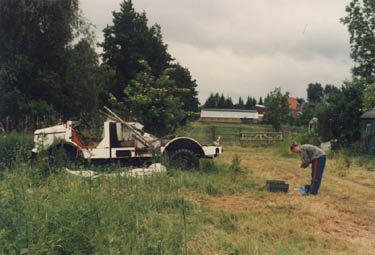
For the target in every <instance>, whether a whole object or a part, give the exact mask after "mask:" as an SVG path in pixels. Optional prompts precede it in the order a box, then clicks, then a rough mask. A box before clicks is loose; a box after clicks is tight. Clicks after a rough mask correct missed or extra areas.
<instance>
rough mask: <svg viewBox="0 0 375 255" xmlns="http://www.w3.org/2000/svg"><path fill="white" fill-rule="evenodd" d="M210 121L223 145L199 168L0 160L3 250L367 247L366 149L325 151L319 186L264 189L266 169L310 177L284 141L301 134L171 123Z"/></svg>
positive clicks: (370, 239)
mask: <svg viewBox="0 0 375 255" xmlns="http://www.w3.org/2000/svg"><path fill="white" fill-rule="evenodd" d="M212 125H215V126H216V131H215V132H216V134H218V135H222V136H223V137H224V141H223V148H224V154H223V155H222V156H220V157H219V158H217V159H215V160H213V161H211V160H208V161H202V162H201V169H200V170H199V171H192V172H182V171H179V170H174V169H169V171H168V173H167V175H156V176H152V177H147V178H137V179H135V178H127V177H120V176H117V177H112V178H109V177H103V178H96V179H85V178H80V177H76V176H71V175H68V174H66V173H65V172H64V171H62V167H64V166H65V165H64V162H63V161H61V162H60V161H59V162H58V163H59V164H56V165H51V164H48V163H47V162H46V160H45V158H43V157H41V158H39V159H38V160H37V161H36V163H34V164H33V165H30V162H28V161H26V160H25V159H23V158H21V157H15V158H14V159H13V161H14V162H13V163H12V164H9V162H8V164H3V165H0V167H1V168H2V171H1V172H0V173H1V175H0V178H1V179H0V254H373V251H374V250H375V241H374V240H375V217H374V215H375V171H374V170H375V165H374V164H373V161H371V158H370V159H369V158H366V157H353V156H350V155H349V154H348V153H347V152H338V153H330V154H328V161H327V166H326V169H325V173H324V175H323V180H322V186H321V189H320V191H319V195H317V196H292V195H288V194H285V193H269V192H267V191H266V189H265V182H266V180H267V179H280V180H285V181H286V182H287V183H289V184H290V186H291V187H294V185H303V184H306V183H308V182H309V181H310V168H308V169H300V168H299V167H298V166H299V163H300V161H299V158H298V157H297V156H298V155H294V154H291V153H290V152H289V151H288V146H289V142H290V141H291V140H292V139H293V140H294V139H295V138H297V140H298V139H300V137H286V141H285V142H284V143H274V144H269V145H266V146H260V145H257V144H240V143H239V142H238V141H237V140H235V139H234V138H233V139H232V140H231V139H230V137H232V136H233V137H235V135H236V134H237V133H238V131H237V130H238V129H239V128H240V126H238V125H231V124H201V123H191V124H190V126H189V127H187V128H185V129H184V130H181V131H179V132H180V134H181V135H182V134H186V135H189V136H193V137H195V138H197V139H198V140H200V141H203V142H209V141H212V139H211V138H212V137H211V135H212V131H211V130H212V128H211V127H212ZM242 128H243V129H248V130H258V129H262V128H264V127H262V126H243V127H242ZM266 128H267V127H266ZM302 137H304V136H302ZM225 138H227V139H225ZM25 139H26V138H22V139H21V138H20V140H22V141H23V140H25ZM4 144H6V143H0V147H1V146H3V145H4ZM20 146H21V145H20ZM21 147H22V148H24V147H27V146H26V145H22V146H21ZM21 147H20V148H21ZM20 148H18V150H20ZM0 149H1V148H0ZM0 152H1V150H0ZM2 155H6V153H3V154H2ZM21 155H22V154H21ZM70 167H71V168H72V167H77V168H83V166H80V165H76V166H70ZM92 167H94V168H97V170H98V171H111V172H117V171H122V170H124V169H122V168H121V167H119V166H116V165H107V166H100V167H95V166H92Z"/></svg>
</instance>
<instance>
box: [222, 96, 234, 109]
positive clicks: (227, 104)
mask: <svg viewBox="0 0 375 255" xmlns="http://www.w3.org/2000/svg"><path fill="white" fill-rule="evenodd" d="M233 106H234V105H233V102H232V98H231V97H227V98H226V99H225V107H224V108H225V109H233Z"/></svg>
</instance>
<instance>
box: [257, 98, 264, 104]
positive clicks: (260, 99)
mask: <svg viewBox="0 0 375 255" xmlns="http://www.w3.org/2000/svg"><path fill="white" fill-rule="evenodd" d="M258 104H260V105H263V100H262V97H259V103H258Z"/></svg>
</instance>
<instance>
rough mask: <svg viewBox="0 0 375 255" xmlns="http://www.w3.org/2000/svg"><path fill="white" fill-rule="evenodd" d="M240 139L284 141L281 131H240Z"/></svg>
mask: <svg viewBox="0 0 375 255" xmlns="http://www.w3.org/2000/svg"><path fill="white" fill-rule="evenodd" d="M240 141H243V142H245V141H246V142H253V141H254V142H255V141H259V142H276V141H284V137H283V133H282V132H240Z"/></svg>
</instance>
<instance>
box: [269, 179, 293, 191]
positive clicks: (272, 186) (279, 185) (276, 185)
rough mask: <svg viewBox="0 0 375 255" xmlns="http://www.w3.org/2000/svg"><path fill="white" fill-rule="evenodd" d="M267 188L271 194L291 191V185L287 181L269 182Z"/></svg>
mask: <svg viewBox="0 0 375 255" xmlns="http://www.w3.org/2000/svg"><path fill="white" fill-rule="evenodd" d="M266 187H267V191H270V192H288V190H289V184H286V183H285V181H277V180H267V182H266Z"/></svg>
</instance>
